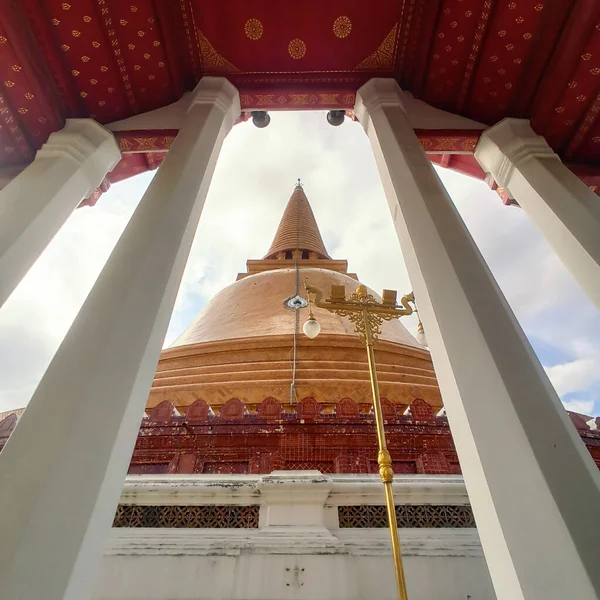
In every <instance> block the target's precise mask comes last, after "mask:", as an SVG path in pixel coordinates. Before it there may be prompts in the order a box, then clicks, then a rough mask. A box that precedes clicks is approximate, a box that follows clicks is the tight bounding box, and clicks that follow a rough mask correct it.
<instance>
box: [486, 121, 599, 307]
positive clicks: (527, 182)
mask: <svg viewBox="0 0 600 600" xmlns="http://www.w3.org/2000/svg"><path fill="white" fill-rule="evenodd" d="M475 158H476V159H477V160H478V161H479V164H480V165H481V166H482V168H483V169H484V170H485V171H486V172H488V173H491V174H492V176H493V177H494V179H495V180H496V182H497V183H498V185H500V186H502V187H504V188H506V189H507V190H508V191H509V192H510V194H511V196H512V197H513V198H514V199H515V200H516V201H517V202H518V203H519V205H520V206H521V208H522V209H523V210H524V211H525V212H526V213H527V215H528V216H529V217H530V218H531V220H532V222H533V223H534V225H535V226H536V227H537V228H538V229H539V230H540V231H541V232H542V235H544V237H545V238H546V240H547V241H548V243H549V244H550V245H551V246H552V248H553V249H554V251H555V252H556V254H558V256H559V257H560V259H561V260H562V261H563V262H564V263H565V265H566V266H567V268H568V269H569V270H570V271H571V273H572V275H573V277H575V279H576V280H577V281H578V282H579V285H580V286H581V287H582V288H583V289H584V291H585V292H586V293H587V294H588V295H589V297H590V298H591V300H592V302H594V303H595V304H596V306H597V307H598V308H600V198H599V197H598V196H597V195H596V194H595V193H594V192H592V190H591V189H590V188H589V187H588V186H587V185H585V183H583V181H581V180H580V179H579V178H578V177H576V176H575V175H574V174H573V173H572V172H571V171H570V170H569V169H568V168H567V167H566V166H565V165H564V164H563V163H562V162H561V160H560V158H559V157H558V155H557V154H555V153H554V152H553V151H552V148H550V146H548V143H547V142H546V140H545V139H544V138H543V137H542V136H540V135H536V133H535V132H534V131H533V129H532V128H531V125H530V124H529V121H527V120H526V119H504V120H503V121H500V122H499V123H498V124H497V125H494V126H493V127H490V129H488V130H487V131H485V132H484V133H483V135H482V136H481V139H480V140H479V143H478V144H477V148H476V149H475Z"/></svg>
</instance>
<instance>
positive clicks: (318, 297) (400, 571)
mask: <svg viewBox="0 0 600 600" xmlns="http://www.w3.org/2000/svg"><path fill="white" fill-rule="evenodd" d="M305 288H306V291H307V293H308V299H309V319H314V317H313V314H312V304H313V303H314V304H315V306H318V307H319V308H324V309H326V310H328V311H330V312H334V313H337V314H339V315H341V316H343V317H347V318H348V319H350V321H351V322H352V323H353V325H354V330H355V331H356V333H357V334H358V335H359V337H360V338H361V340H363V341H364V342H365V346H366V348H367V358H368V362H369V375H370V378H371V390H372V392H373V412H374V413H375V423H376V425H377V442H378V446H379V450H378V453H377V464H378V465H379V476H380V477H381V481H382V483H383V488H384V490H385V504H386V507H387V515H388V525H389V528H390V538H391V541H392V555H393V558H394V569H395V572H396V585H397V587H398V598H399V600H408V595H407V593H406V579H405V577H404V568H403V566H402V552H401V549H400V538H399V536H398V523H397V521H396V507H395V506H394V491H393V489H392V482H393V480H394V471H393V469H392V458H391V456H390V453H389V451H388V449H387V443H386V441H385V430H384V426H383V414H382V412H381V398H380V397H379V382H378V381H377V369H376V366H375V352H374V349H373V344H374V342H375V340H376V339H377V336H378V335H379V334H380V333H381V330H380V325H381V324H382V323H383V321H389V320H391V319H397V318H398V317H401V316H404V315H410V314H412V313H413V309H412V307H411V306H410V304H409V303H410V302H414V300H415V299H414V295H413V294H412V293H411V294H408V295H406V296H403V297H402V298H401V300H400V302H401V305H402V306H400V305H398V304H396V292H393V291H389V290H384V292H383V302H378V301H377V300H376V299H375V298H374V297H373V296H372V295H371V294H369V293H368V291H367V288H366V287H365V286H364V285H359V286H358V288H356V291H355V292H354V293H353V294H352V295H351V296H350V299H349V300H347V299H346V297H345V290H344V286H332V288H331V297H330V298H329V299H328V300H325V301H323V300H322V298H323V292H322V291H321V290H319V289H318V288H314V287H312V286H309V285H308V284H307V283H305ZM315 335H316V334H315Z"/></svg>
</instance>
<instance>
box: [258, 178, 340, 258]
mask: <svg viewBox="0 0 600 600" xmlns="http://www.w3.org/2000/svg"><path fill="white" fill-rule="evenodd" d="M290 250H292V251H293V250H306V251H308V252H316V253H317V254H318V255H319V256H320V257H321V258H330V256H329V255H328V254H327V250H326V249H325V244H324V243H323V238H322V237H321V232H320V231H319V226H318V225H317V221H316V219H315V215H314V214H313V211H312V208H311V207H310V203H309V202H308V198H307V197H306V194H305V193H304V188H303V186H302V183H301V181H300V179H298V182H297V183H296V187H295V188H294V192H293V193H292V195H291V197H290V199H289V201H288V203H287V206H286V208H285V211H284V212H283V217H281V221H280V223H279V227H278V228H277V232H276V233H275V237H274V238H273V243H272V244H271V247H270V248H269V251H268V252H267V255H266V256H265V258H275V256H276V255H277V254H278V253H279V252H286V251H290Z"/></svg>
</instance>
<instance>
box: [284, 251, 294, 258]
mask: <svg viewBox="0 0 600 600" xmlns="http://www.w3.org/2000/svg"><path fill="white" fill-rule="evenodd" d="M285 259H286V260H292V251H291V250H286V253H285Z"/></svg>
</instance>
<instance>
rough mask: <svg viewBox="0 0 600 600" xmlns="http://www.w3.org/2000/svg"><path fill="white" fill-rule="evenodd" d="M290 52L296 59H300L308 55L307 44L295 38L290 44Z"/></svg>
mask: <svg viewBox="0 0 600 600" xmlns="http://www.w3.org/2000/svg"><path fill="white" fill-rule="evenodd" d="M288 53H289V55H290V56H291V57H292V58H293V59H294V60H300V59H301V58H304V56H305V55H306V44H305V43H304V42H303V41H302V40H300V39H298V38H295V39H293V40H292V41H291V42H290V43H289V44H288Z"/></svg>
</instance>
